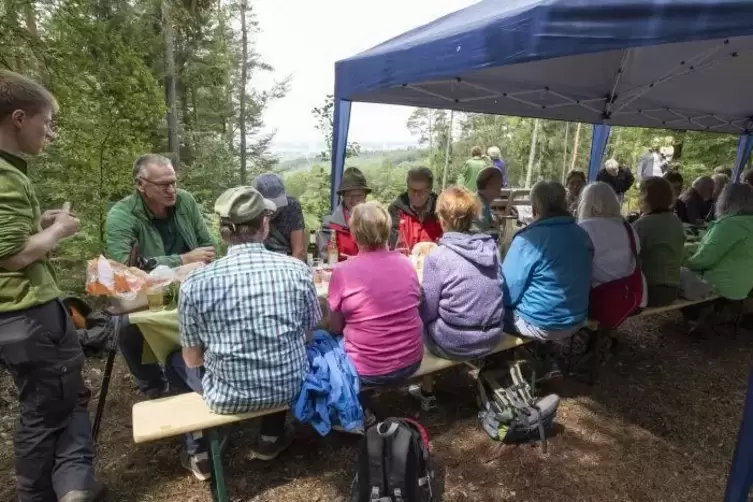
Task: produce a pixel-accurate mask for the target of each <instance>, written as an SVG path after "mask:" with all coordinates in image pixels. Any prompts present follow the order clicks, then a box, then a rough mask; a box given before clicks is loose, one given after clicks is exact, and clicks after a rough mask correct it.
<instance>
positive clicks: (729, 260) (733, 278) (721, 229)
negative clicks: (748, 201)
mask: <svg viewBox="0 0 753 502" xmlns="http://www.w3.org/2000/svg"><path fill="white" fill-rule="evenodd" d="M686 265H687V267H688V268H689V269H691V270H694V271H696V272H698V273H700V274H701V275H702V276H703V278H704V279H706V280H707V281H708V282H709V283H711V285H712V286H714V289H715V290H716V292H717V293H718V294H719V295H720V296H722V297H723V298H727V299H729V300H742V299H743V298H746V297H747V296H748V293H750V291H751V289H753V214H743V213H738V214H729V215H725V216H722V217H721V218H719V219H718V220H716V221H714V222H713V223H711V226H710V227H709V230H708V232H706V235H704V236H703V240H701V243H700V245H699V246H698V250H697V251H696V252H695V254H694V255H693V256H691V257H690V259H689V260H688V262H687V263H686Z"/></svg>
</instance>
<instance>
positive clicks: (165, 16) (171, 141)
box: [162, 0, 180, 169]
mask: <svg viewBox="0 0 753 502" xmlns="http://www.w3.org/2000/svg"><path fill="white" fill-rule="evenodd" d="M162 36H163V37H164V41H165V97H166V99H167V149H168V150H169V151H170V154H171V155H172V161H173V165H174V166H175V168H176V169H178V168H179V167H180V142H179V139H178V110H177V103H176V92H175V37H174V34H173V25H172V21H171V19H170V0H162Z"/></svg>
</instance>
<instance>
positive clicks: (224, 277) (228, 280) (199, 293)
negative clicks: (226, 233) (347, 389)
mask: <svg viewBox="0 0 753 502" xmlns="http://www.w3.org/2000/svg"><path fill="white" fill-rule="evenodd" d="M178 313H179V314H178V317H179V321H180V341H181V344H182V345H183V346H184V347H202V348H203V349H204V368H205V370H206V371H205V373H204V378H203V380H202V385H203V390H204V401H205V402H206V403H207V405H208V406H209V407H210V408H211V409H212V410H213V411H214V412H216V413H223V414H232V413H242V412H245V411H252V410H258V409H264V408H271V407H275V406H281V405H287V404H289V403H290V401H292V400H293V399H294V398H295V397H296V396H297V395H298V393H299V392H300V389H301V384H302V383H303V380H304V378H305V376H306V372H307V370H308V362H307V359H306V350H305V347H304V346H305V343H306V340H305V336H306V332H308V331H311V330H313V329H314V328H316V326H317V324H318V323H319V321H320V320H321V317H322V312H321V308H320V306H319V301H318V299H317V296H316V288H315V287H314V282H313V278H312V275H311V270H310V269H309V267H308V266H307V265H306V264H305V263H303V262H302V261H300V260H297V259H295V258H291V257H288V256H285V255H282V254H278V253H274V252H271V251H267V250H265V249H264V246H263V245H262V244H243V245H238V246H232V247H231V248H230V249H229V251H228V255H227V256H226V257H225V258H222V259H220V260H217V261H216V262H214V263H212V264H210V265H209V266H207V267H204V268H202V269H200V270H197V271H195V272H193V273H192V274H190V275H189V277H188V278H187V279H186V281H185V282H184V283H183V285H182V286H181V288H180V299H179V304H178Z"/></svg>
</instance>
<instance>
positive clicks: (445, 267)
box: [410, 167, 503, 409]
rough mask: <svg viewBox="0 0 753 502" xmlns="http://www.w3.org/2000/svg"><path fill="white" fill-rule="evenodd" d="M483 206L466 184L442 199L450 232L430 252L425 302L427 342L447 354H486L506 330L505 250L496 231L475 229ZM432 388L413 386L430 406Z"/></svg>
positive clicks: (440, 211) (415, 393)
mask: <svg viewBox="0 0 753 502" xmlns="http://www.w3.org/2000/svg"><path fill="white" fill-rule="evenodd" d="M491 169H494V170H495V171H498V169H497V168H496V167H493V168H491ZM478 211H479V202H478V200H477V198H476V197H474V196H473V194H471V193H470V192H469V191H468V190H466V189H464V188H460V187H449V188H447V189H446V190H444V191H443V192H442V193H441V194H440V195H439V199H438V201H437V214H438V215H439V222H440V223H441V224H442V230H443V231H444V235H442V238H441V239H440V240H439V247H438V248H437V249H435V250H434V251H432V252H431V253H430V254H429V255H428V256H426V257H425V258H424V264H423V281H422V284H421V289H422V292H423V295H422V297H421V307H420V308H421V320H423V322H424V333H425V335H424V342H425V343H426V348H427V349H428V350H429V351H430V352H432V353H433V354H434V355H436V356H438V357H441V358H444V359H453V360H468V359H473V358H476V357H482V356H485V355H487V354H489V352H491V351H492V349H494V347H495V346H496V345H497V344H498V343H499V342H500V340H501V339H502V335H503V333H502V317H503V307H502V292H501V290H500V289H499V282H498V280H497V269H498V268H499V258H498V256H499V255H498V253H499V252H498V250H497V244H496V242H495V240H494V238H493V237H492V236H491V235H487V234H482V233H472V231H471V225H472V224H473V220H474V219H475V218H476V215H477V214H478ZM471 305H472V306H473V308H469V306H471ZM427 384H428V385H427ZM432 391H433V389H432V388H431V379H426V380H425V384H424V385H422V387H421V388H417V387H412V388H411V389H410V392H411V394H412V395H413V396H414V397H417V398H418V399H420V400H421V403H422V406H423V407H424V409H427V408H428V409H431V407H432V405H433V403H434V402H435V399H434V396H433V392H432ZM425 403H426V404H425Z"/></svg>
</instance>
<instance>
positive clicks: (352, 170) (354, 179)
mask: <svg viewBox="0 0 753 502" xmlns="http://www.w3.org/2000/svg"><path fill="white" fill-rule="evenodd" d="M369 193H371V188H369V185H368V184H367V183H366V177H365V176H364V175H363V173H362V172H361V170H360V169H358V168H357V167H349V168H347V169H346V170H345V172H343V179H342V181H341V182H340V186H339V187H338V189H337V194H338V195H339V196H340V204H339V205H338V206H337V207H336V208H335V210H334V211H332V214H329V215H327V216H325V217H324V220H323V221H322V231H321V232H320V233H319V253H320V254H321V256H327V247H328V246H329V242H330V239H332V238H333V237H334V238H335V243H336V244H337V253H338V255H339V256H338V261H343V260H345V259H346V258H348V257H353V256H356V255H357V254H358V244H357V243H356V240H355V239H354V238H353V235H352V234H351V232H350V227H349V226H348V225H349V223H350V215H351V214H352V213H353V208H354V207H355V206H356V205H358V204H360V203H361V202H364V201H365V200H366V196H367V195H368V194H369Z"/></svg>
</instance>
